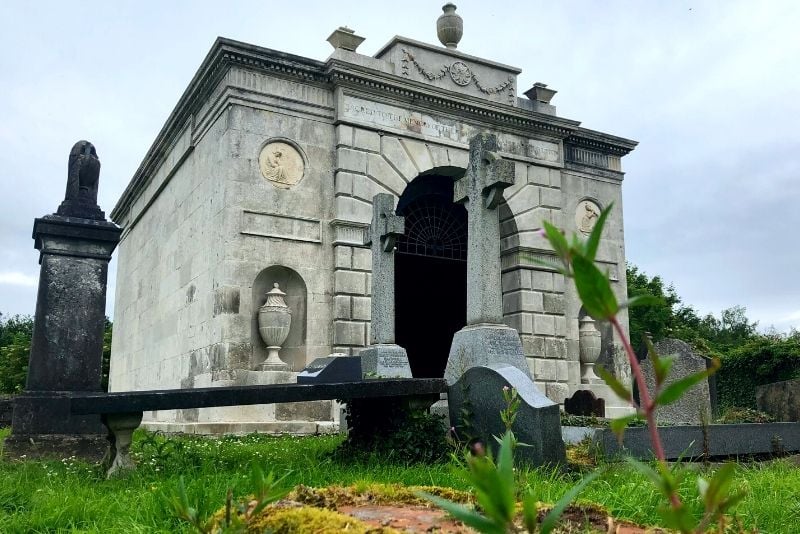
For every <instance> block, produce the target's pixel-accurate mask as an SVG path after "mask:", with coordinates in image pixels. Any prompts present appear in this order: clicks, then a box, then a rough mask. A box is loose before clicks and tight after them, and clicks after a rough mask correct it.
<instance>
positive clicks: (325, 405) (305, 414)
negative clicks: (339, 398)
mask: <svg viewBox="0 0 800 534" xmlns="http://www.w3.org/2000/svg"><path fill="white" fill-rule="evenodd" d="M275 418H276V419H277V420H278V421H333V412H332V411H331V401H329V400H321V401H313V402H289V403H284V404H278V405H276V406H275Z"/></svg>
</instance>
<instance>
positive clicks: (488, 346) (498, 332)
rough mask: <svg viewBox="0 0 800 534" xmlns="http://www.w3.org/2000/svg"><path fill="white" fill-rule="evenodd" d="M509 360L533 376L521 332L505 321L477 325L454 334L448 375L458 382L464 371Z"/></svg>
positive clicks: (449, 379)
mask: <svg viewBox="0 0 800 534" xmlns="http://www.w3.org/2000/svg"><path fill="white" fill-rule="evenodd" d="M491 364H506V365H511V366H514V367H516V368H517V369H519V370H520V371H521V372H522V373H523V374H524V375H525V376H527V377H528V378H531V373H530V369H529V368H528V362H527V360H526V358H525V355H524V354H523V353H522V343H521V342H520V339H519V334H518V333H517V331H516V330H514V329H513V328H509V327H507V326H505V325H475V326H467V327H465V328H462V329H461V330H459V331H458V332H456V333H455V335H454V336H453V344H452V346H451V347H450V355H449V356H448V358H447V367H446V368H445V371H444V377H445V379H446V380H447V383H448V384H450V385H452V384H454V383H455V382H456V381H457V380H458V379H459V378H460V377H461V375H462V374H464V372H466V371H467V370H468V369H470V368H472V367H475V366H478V365H484V366H485V365H491Z"/></svg>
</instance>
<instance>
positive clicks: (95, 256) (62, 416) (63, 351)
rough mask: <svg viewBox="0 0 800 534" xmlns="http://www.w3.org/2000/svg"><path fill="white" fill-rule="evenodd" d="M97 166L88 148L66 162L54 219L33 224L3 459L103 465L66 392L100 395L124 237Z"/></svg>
mask: <svg viewBox="0 0 800 534" xmlns="http://www.w3.org/2000/svg"><path fill="white" fill-rule="evenodd" d="M99 172H100V161H99V160H98V159H97V154H96V152H95V149H94V146H93V145H92V144H91V143H89V142H87V141H79V142H78V143H76V144H75V146H74V147H73V148H72V151H71V152H70V156H69V171H68V178H67V192H66V195H65V198H64V202H62V203H61V206H60V207H59V209H58V214H53V215H46V216H44V217H42V218H39V219H36V220H35V221H34V223H33V239H34V241H35V247H36V249H37V250H39V252H40V255H39V263H40V264H41V271H40V274H39V291H38V295H37V298H36V314H35V318H34V326H33V338H32V340H31V354H30V359H29V364H28V379H27V382H26V385H25V391H24V392H23V393H22V394H21V395H19V396H17V398H16V399H15V401H14V411H13V419H12V425H11V428H12V432H11V436H10V437H9V438H8V439H7V440H6V442H5V447H4V450H5V454H7V455H10V456H21V455H23V454H24V455H26V456H27V457H29V458H30V457H33V456H42V455H48V456H49V455H54V456H71V455H76V456H82V457H84V458H88V459H94V458H99V457H102V456H103V454H104V453H105V450H106V449H107V442H106V440H105V429H104V427H103V425H102V424H101V422H100V417H99V416H97V415H82V416H77V415H72V414H71V413H70V407H69V401H68V400H67V398H66V397H67V394H68V393H69V392H76V391H81V392H89V391H101V390H102V386H101V365H102V363H101V362H102V356H103V330H104V325H105V307H106V281H107V274H108V262H109V260H110V259H111V253H112V251H113V250H114V248H115V247H116V246H117V243H118V242H119V239H120V234H121V233H122V229H121V228H119V227H118V226H117V225H115V224H113V223H110V222H107V221H105V219H104V215H103V212H102V211H100V208H99V207H98V206H97V203H96V201H97V179H98V174H99Z"/></svg>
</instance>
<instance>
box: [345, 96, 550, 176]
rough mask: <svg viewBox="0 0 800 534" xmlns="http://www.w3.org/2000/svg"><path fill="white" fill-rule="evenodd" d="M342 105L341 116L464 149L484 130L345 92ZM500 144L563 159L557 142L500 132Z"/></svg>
mask: <svg viewBox="0 0 800 534" xmlns="http://www.w3.org/2000/svg"><path fill="white" fill-rule="evenodd" d="M343 104H344V105H343V106H342V108H341V109H342V111H341V118H343V119H345V120H351V121H354V122H358V123H361V124H364V125H367V126H372V127H377V128H380V129H388V130H394V131H396V132H399V133H404V132H414V133H417V134H421V135H424V136H425V137H429V138H433V139H446V140H450V141H454V142H456V143H460V144H463V145H465V148H466V145H467V144H469V139H470V138H471V137H474V136H475V135H476V134H478V133H480V131H481V129H480V128H477V127H475V126H473V125H471V124H466V123H463V122H460V121H456V120H451V119H447V118H444V117H436V116H434V115H430V114H427V113H420V112H418V111H411V110H408V109H403V108H401V107H398V106H391V105H388V104H381V103H378V102H372V101H370V100H364V99H361V98H356V97H352V96H349V95H345V97H344V102H343ZM497 143H498V148H499V149H500V151H501V152H505V153H508V154H514V155H517V156H522V157H525V158H530V159H532V160H536V161H541V162H545V163H551V164H554V165H559V164H561V163H562V161H563V160H562V157H561V150H560V145H559V144H558V143H553V142H550V141H543V140H540V139H526V138H524V137H520V136H516V135H511V134H504V133H500V134H497Z"/></svg>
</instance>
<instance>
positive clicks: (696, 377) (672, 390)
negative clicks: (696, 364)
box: [656, 358, 720, 406]
mask: <svg viewBox="0 0 800 534" xmlns="http://www.w3.org/2000/svg"><path fill="white" fill-rule="evenodd" d="M713 362H714V363H713V366H712V367H711V368H709V369H706V370H705V371H700V372H698V373H694V374H691V375H689V376H687V377H684V378H681V379H680V380H676V381H675V382H673V383H672V384H670V385H668V386H667V387H665V388H664V391H662V392H661V393H659V395H658V397H657V398H656V404H658V405H660V406H665V405H667V404H672V403H673V402H675V401H676V400H678V399H680V398H681V396H682V395H683V394H684V393H685V392H686V390H688V389H689V388H691V387H692V386H694V385H696V384H698V383H700V382H701V381H702V380H705V379H706V378H708V377H709V376H711V375H712V374H714V373H715V372H716V371H717V369H719V366H720V362H719V359H718V358H714V360H713Z"/></svg>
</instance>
